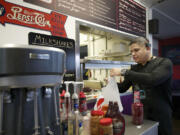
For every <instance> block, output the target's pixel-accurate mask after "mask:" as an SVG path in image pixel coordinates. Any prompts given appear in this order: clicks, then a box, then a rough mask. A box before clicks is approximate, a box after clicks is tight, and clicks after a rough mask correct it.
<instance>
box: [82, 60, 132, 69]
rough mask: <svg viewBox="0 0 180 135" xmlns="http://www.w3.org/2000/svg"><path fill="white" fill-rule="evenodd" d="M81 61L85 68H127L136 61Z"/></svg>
mask: <svg viewBox="0 0 180 135" xmlns="http://www.w3.org/2000/svg"><path fill="white" fill-rule="evenodd" d="M81 63H83V64H84V65H85V69H111V68H125V67H129V66H130V65H132V64H135V62H127V61H108V60H82V61H81Z"/></svg>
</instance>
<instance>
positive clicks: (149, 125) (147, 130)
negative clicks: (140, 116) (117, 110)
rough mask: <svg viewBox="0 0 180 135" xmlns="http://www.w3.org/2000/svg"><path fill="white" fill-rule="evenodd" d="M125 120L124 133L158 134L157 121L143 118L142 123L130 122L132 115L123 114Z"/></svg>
mask: <svg viewBox="0 0 180 135" xmlns="http://www.w3.org/2000/svg"><path fill="white" fill-rule="evenodd" d="M124 118H125V122H126V129H125V135H158V125H159V123H158V122H155V121H150V120H144V123H143V124H142V125H139V126H136V125H134V124H132V116H129V115H124Z"/></svg>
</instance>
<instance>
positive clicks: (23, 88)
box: [0, 44, 66, 135]
mask: <svg viewBox="0 0 180 135" xmlns="http://www.w3.org/2000/svg"><path fill="white" fill-rule="evenodd" d="M65 57H66V56H65V52H64V51H62V50H61V49H57V48H52V47H40V46H30V45H26V46H25V45H15V44H6V45H0V135H60V115H59V87H60V85H61V81H62V78H63V74H64V70H65Z"/></svg>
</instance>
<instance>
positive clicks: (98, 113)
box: [91, 110, 104, 116]
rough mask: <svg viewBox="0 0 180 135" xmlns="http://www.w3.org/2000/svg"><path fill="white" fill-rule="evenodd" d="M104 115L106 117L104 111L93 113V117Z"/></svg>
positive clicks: (94, 111)
mask: <svg viewBox="0 0 180 135" xmlns="http://www.w3.org/2000/svg"><path fill="white" fill-rule="evenodd" d="M102 115H104V112H103V111H99V110H93V111H91V116H102Z"/></svg>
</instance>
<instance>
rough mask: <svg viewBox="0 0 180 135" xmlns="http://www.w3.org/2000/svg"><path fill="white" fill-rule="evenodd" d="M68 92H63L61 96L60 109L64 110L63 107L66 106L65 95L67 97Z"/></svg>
mask: <svg viewBox="0 0 180 135" xmlns="http://www.w3.org/2000/svg"><path fill="white" fill-rule="evenodd" d="M65 93H66V91H65V90H63V91H62V93H61V95H60V109H63V105H64V95H65Z"/></svg>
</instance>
